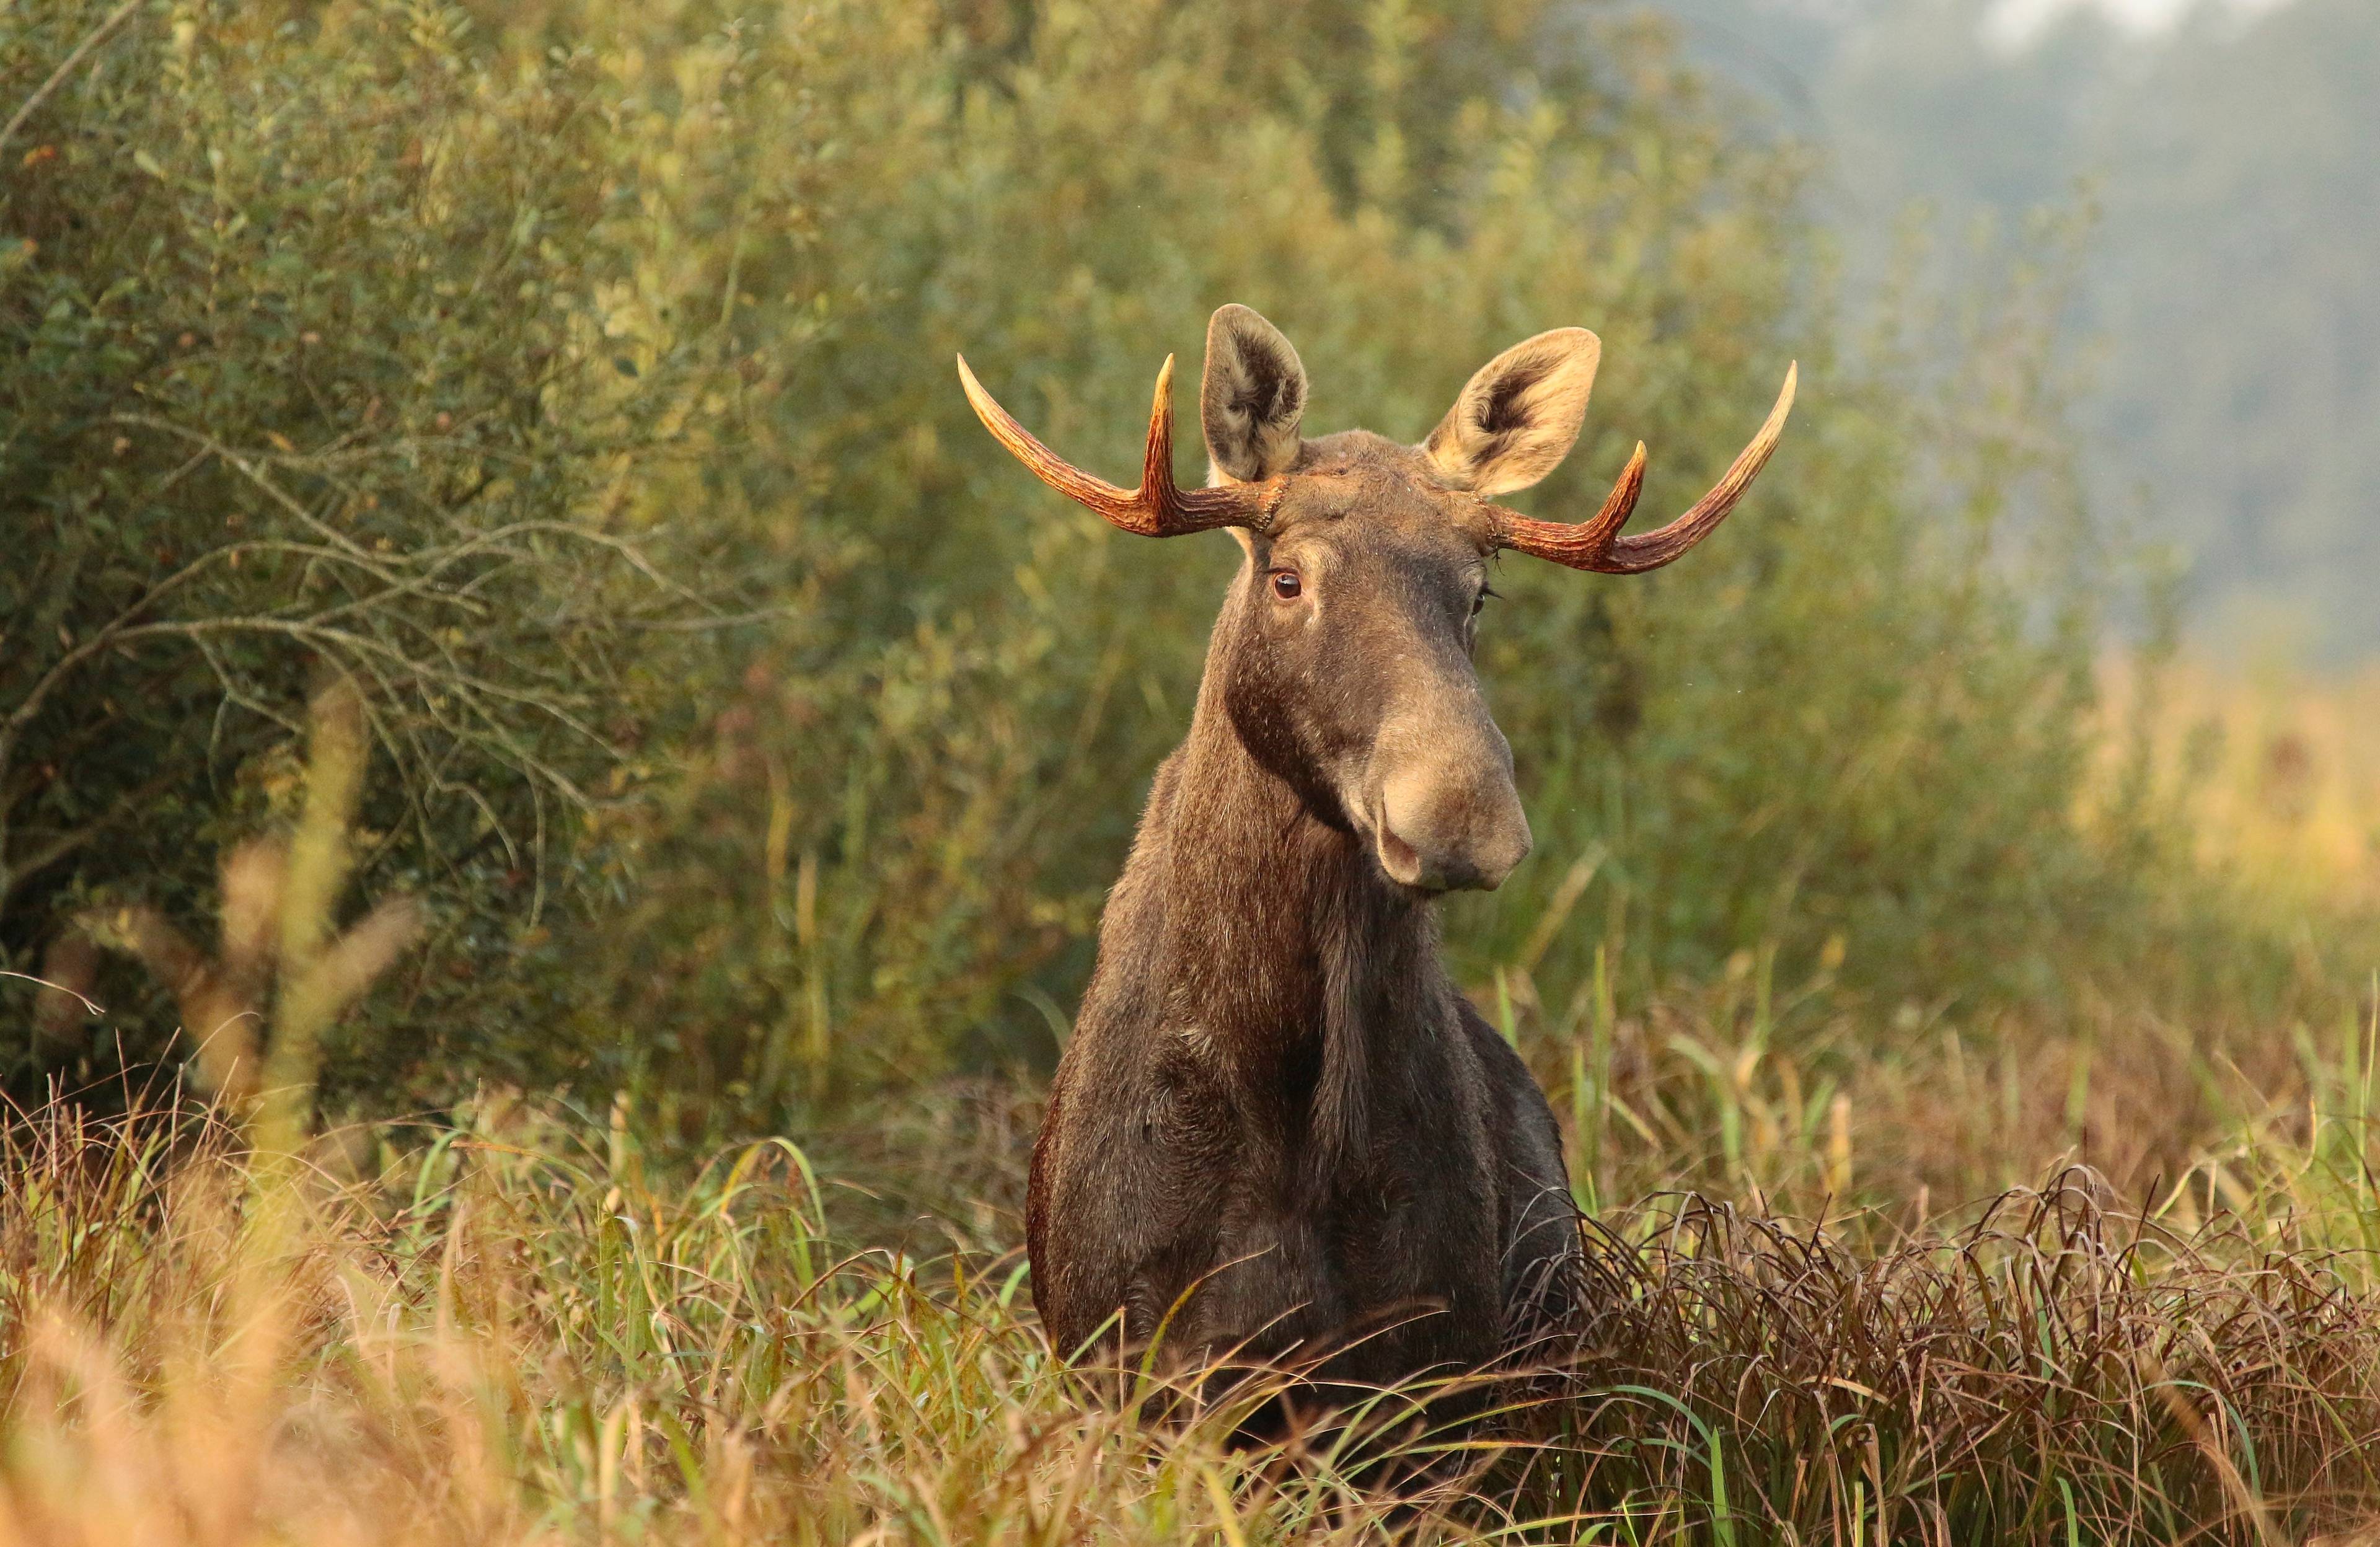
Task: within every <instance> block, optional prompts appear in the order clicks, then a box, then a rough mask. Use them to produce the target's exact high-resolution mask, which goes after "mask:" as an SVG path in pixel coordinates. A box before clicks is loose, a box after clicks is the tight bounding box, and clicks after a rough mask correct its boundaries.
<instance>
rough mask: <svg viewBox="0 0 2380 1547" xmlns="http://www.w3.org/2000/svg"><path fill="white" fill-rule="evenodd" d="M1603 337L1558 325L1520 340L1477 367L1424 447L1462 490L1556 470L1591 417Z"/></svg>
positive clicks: (1502, 486) (1501, 486)
mask: <svg viewBox="0 0 2380 1547" xmlns="http://www.w3.org/2000/svg"><path fill="white" fill-rule="evenodd" d="M1601 359H1603V341H1602V340H1601V339H1599V338H1597V337H1596V336H1595V335H1593V334H1591V333H1589V332H1587V331H1586V330H1585V328H1556V329H1554V331H1553V332H1551V333H1541V334H1539V335H1536V337H1535V338H1532V339H1529V340H1527V341H1526V342H1524V343H1520V344H1515V345H1513V346H1512V347H1511V348H1509V349H1507V350H1505V351H1504V352H1503V353H1502V354H1500V355H1498V356H1497V357H1496V358H1495V359H1491V360H1489V361H1488V363H1487V364H1485V365H1483V366H1481V367H1480V368H1479V372H1478V374H1477V375H1475V376H1473V377H1472V378H1471V380H1470V381H1469V382H1467V383H1465V384H1463V395H1462V396H1459V397H1457V398H1456V399H1455V400H1454V407H1452V408H1449V409H1447V410H1446V417H1445V418H1444V419H1442V420H1439V421H1438V428H1437V429H1435V430H1433V431H1431V432H1429V439H1428V440H1427V441H1424V442H1423V443H1422V449H1423V450H1424V451H1426V452H1427V453H1428V454H1429V459H1430V460H1431V461H1432V462H1434V463H1436V464H1437V465H1438V470H1439V472H1440V473H1441V474H1443V475H1444V476H1445V477H1446V478H1447V479H1448V481H1451V482H1452V483H1453V484H1454V485H1455V486H1456V487H1457V488H1461V489H1468V490H1470V491H1471V492H1472V493H1475V494H1501V493H1509V492H1511V491H1512V490H1514V489H1525V488H1527V487H1528V486H1529V485H1530V484H1532V483H1535V482H1536V481H1537V480H1539V479H1541V478H1543V477H1545V476H1546V474H1548V473H1549V472H1551V471H1553V470H1554V469H1555V467H1556V466H1557V465H1559V464H1560V461H1561V459H1562V458H1563V457H1566V456H1568V455H1569V453H1570V448H1571V444H1572V443H1573V442H1574V441H1576V440H1577V439H1578V427H1579V426H1580V425H1581V424H1583V423H1585V420H1586V397H1587V394H1588V393H1590V392H1592V391H1594V390H1595V368H1596V365H1597V363H1598V362H1599V361H1600V360H1601Z"/></svg>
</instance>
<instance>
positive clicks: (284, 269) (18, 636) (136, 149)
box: [0, 6, 708, 1075]
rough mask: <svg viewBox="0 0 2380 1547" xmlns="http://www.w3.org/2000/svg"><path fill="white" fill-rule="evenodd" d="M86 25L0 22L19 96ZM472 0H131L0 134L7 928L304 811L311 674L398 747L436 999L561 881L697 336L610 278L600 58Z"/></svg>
mask: <svg viewBox="0 0 2380 1547" xmlns="http://www.w3.org/2000/svg"><path fill="white" fill-rule="evenodd" d="M101 18H102V7H99V6H57V7H48V8H36V9H34V10H32V11H30V12H28V11H19V12H17V13H15V15H14V16H12V18H9V19H8V20H6V21H5V22H0V68H5V71H6V79H8V80H9V81H10V82H11V83H12V88H11V89H12V93H13V94H19V95H28V94H30V92H31V91H33V90H34V88H35V86H36V85H37V84H38V83H39V82H41V81H42V80H43V79H47V78H50V77H52V76H54V75H55V74H56V72H58V71H59V70H60V69H61V68H63V67H65V66H66V65H67V64H69V63H74V62H73V61H72V60H71V57H70V56H71V54H72V51H73V49H74V47H75V45H76V44H78V43H80V42H82V41H83V40H84V39H86V38H89V37H91V36H93V35H94V33H95V32H96V30H98V26H99V23H100V21H101ZM470 32H471V30H470V28H469V26H468V18H465V17H463V16H462V15H461V14H460V13H457V12H454V11H451V10H445V9H441V8H438V7H434V6H419V7H406V6H359V7H336V8H334V9H332V10H330V11H327V12H324V13H322V14H320V15H317V16H314V17H311V18H305V19H303V20H302V21H301V20H297V19H285V18H280V17H276V16H273V15H272V14H269V12H268V11H267V10H266V9H264V8H260V7H246V6H225V7H219V8H209V7H205V6H197V7H190V8H188V9H181V10H176V11H174V12H172V13H171V14H166V13H164V11H162V10H150V9H145V8H144V9H142V10H141V11H140V14H138V15H136V16H134V17H132V18H129V19H128V22H127V23H126V25H124V26H123V27H122V29H121V30H119V31H118V32H117V33H116V34H115V36H114V37H112V38H108V39H104V40H103V43H102V45H101V46H99V47H97V48H95V49H94V50H92V52H91V55H90V57H89V60H88V63H76V64H75V67H74V68H72V69H71V70H67V73H66V74H65V75H64V76H63V77H60V78H59V79H58V80H57V89H56V91H55V93H54V94H53V95H52V96H51V98H50V99H49V101H48V102H47V103H46V104H44V105H43V106H42V108H40V109H39V110H38V111H36V112H35V113H33V114H32V116H30V119H29V120H28V121H27V122H26V124H25V125H24V127H23V128H21V129H20V130H19V132H18V136H17V138H16V140H14V141H12V142H11V143H10V144H9V145H8V146H7V147H6V153H7V156H8V160H9V163H10V164H9V169H8V175H7V177H6V182H5V196H0V197H5V202H0V226H5V231H6V238H5V240H6V265H5V271H4V272H0V328H5V330H6V342H5V344H0V361H5V364H0V405H5V406H0V423H5V424H6V432H5V435H4V436H0V490H5V493H0V500H5V501H6V526H7V530H8V531H9V533H10V541H11V542H12V543H13V544H14V545H16V547H17V549H18V558H17V560H16V561H12V562H10V563H9V564H7V565H6V566H0V630H5V635H6V648H5V650H0V710H5V715H6V717H5V719H0V943H5V947H6V953H7V955H8V956H11V957H13V958H15V959H16V962H18V963H21V964H23V965H27V966H30V965H31V958H32V956H34V953H35V952H36V951H37V950H38V949H39V947H40V945H41V943H42V941H43V940H44V939H45V938H48V937H50V936H52V935H54V934H55V931H56V930H57V928H58V925H59V921H60V920H61V919H62V917H63V916H64V914H65V913H66V912H67V910H68V909H69V908H71V907H77V906H80V905H83V904H87V903H90V902H92V901H95V900H109V899H112V898H114V897H115V896H117V895H138V896H141V897H145V898H149V899H152V900H153V901H156V902H159V903H163V904H164V905H167V906H168V907H174V908H176V910H180V911H185V912H187V911H189V910H190V909H191V907H192V902H193V897H194V895H195V894H196V893H197V892H198V891H199V890H200V888H202V887H204V886H205V885H206V883H208V882H209V881H210V880H211V872H212V868H213V856H214V851H215V850H216V849H217V848H218V847H225V846H227V845H228V843H229V842H230V841H231V840H232V839H233V838H235V837H237V836H238V835H240V834H245V833H247V832H249V831H252V830H253V829H254V828H255V827H257V826H258V825H260V824H270V823H272V822H274V821H276V820H277V819H278V818H279V817H280V816H281V815H283V814H285V811H286V810H287V809H288V808H289V806H290V804H291V801H292V799H293V798H294V792H295V790H296V787H297V784H298V780H297V773H296V759H295V756H294V753H293V750H292V749H293V746H294V743H295V739H296V737H297V730H298V726H299V724H300V722H301V720H302V716H303V705H304V702H305V700H306V696H307V693H308V691H309V689H310V687H311V686H312V685H313V684H314V682H315V681H316V680H317V679H319V678H320V677H322V676H324V675H325V674H343V675H350V676H353V677H354V678H355V679H356V680H357V681H358V682H359V683H360V684H362V685H363V686H364V687H365V688H366V689H367V691H368V694H369V700H368V701H369V713H370V721H371V730H372V738H373V741H374V744H375V751H376V755H377V756H378V757H379V758H380V759H381V760H382V761H383V762H384V764H387V765H393V767H394V770H395V773H396V774H398V775H399V777H398V778H397V779H395V780H389V781H382V782H381V786H380V787H381V788H382V789H383V792H384V793H383V798H382V799H380V800H379V801H378V802H377V804H376V805H375V807H374V808H373V809H372V810H370V811H369V812H368V813H367V820H368V822H369V824H370V827H371V828H372V829H373V830H374V831H373V833H372V834H371V835H370V836H371V847H370V855H369V858H368V863H367V870H368V872H369V873H370V876H371V878H372V880H373V883H375V884H377V885H386V884H390V883H400V882H402V883H410V884H414V885H418V886H420V887H422V888H424V889H426V890H428V891H429V892H430V893H431V895H434V896H436V897H437V898H439V899H440V900H441V903H442V914H443V919H442V926H441V930H440V933H441V937H442V938H441V945H440V950H439V952H438V954H437V957H436V961H437V966H438V968H439V972H438V977H437V979H436V980H434V981H432V980H418V981H416V983H415V984H414V985H413V987H414V999H415V1002H416V1005H417V1006H418V1008H419V1010H420V1011H422V1012H424V1013H425V1014H427V1015H428V1018H431V1019H435V1018H436V1017H435V1016H434V1014H430V1012H431V1011H432V1009H433V1007H434V1006H435V1005H439V1004H440V1003H441V1002H442V1001H443V999H444V998H447V997H451V995H450V994H445V993H442V990H443V988H444V987H445V986H447V985H451V984H453V983H455V981H457V975H458V974H476V973H480V972H483V971H485V970H486V969H487V968H489V967H490V966H491V965H492V964H493V963H495V962H497V961H501V960H503V959H504V958H506V957H508V956H510V955H511V954H512V952H513V950H514V949H515V945H514V942H513V936H514V934H515V933H516V931H515V929H514V928H513V922H514V921H516V920H526V921H528V922H530V923H533V922H534V921H535V920H536V918H537V916H538V913H539V911H540V905H541V903H542V901H543V899H544V897H545V895H547V893H548V891H549V890H550V889H551V888H552V887H553V885H554V883H556V882H557V881H566V880H567V879H568V877H567V875H566V873H565V872H564V871H563V870H561V869H560V868H558V866H557V861H561V860H564V859H566V858H567V844H566V843H565V839H567V838H568V837H570V836H571V835H572V829H573V828H575V827H576V826H577V813H578V812H580V811H583V810H586V809H588V808H589V807H590V806H591V805H593V804H595V803H596V802H597V801H598V800H599V799H600V798H601V797H602V796H603V795H604V794H605V793H606V786H605V785H604V784H602V783H601V782H600V781H602V780H603V779H605V778H606V777H607V771H608V770H609V769H610V768H612V767H613V766H614V765H616V764H617V762H618V761H619V760H620V758H621V757H622V756H623V754H624V751H625V749H628V748H630V747H633V745H634V744H635V742H636V740H637V737H639V736H640V735H641V734H643V729H644V727H643V726H642V725H641V724H640V719H641V715H640V713H639V709H638V706H637V703H636V701H635V700H633V699H632V698H630V697H627V696H625V694H624V692H623V691H622V688H623V680H622V679H623V676H624V664H625V660H626V659H632V658H633V659H643V658H647V657H650V654H651V652H650V650H649V648H648V647H647V645H646V643H645V640H646V637H647V636H646V626H648V625H650V624H651V623H652V622H654V621H655V620H658V619H663V618H679V617H683V616H685V615H686V614H687V613H688V611H689V608H688V607H687V605H686V597H685V596H684V595H683V591H684V588H683V587H681V586H678V585H675V584H674V583H670V582H666V581H662V580H661V579H660V578H659V577H658V575H657V574H656V573H655V572H654V570H653V567H652V566H653V562H654V561H653V560H652V559H651V558H649V557H648V556H647V553H646V551H647V550H653V551H655V552H666V551H668V550H669V549H670V548H671V546H672V543H673V538H672V535H671V534H670V533H669V532H667V531H666V530H662V528H661V527H660V526H659V525H657V524H655V523H652V522H649V521H646V520H644V519H641V518H640V515H639V512H638V511H637V510H636V509H635V508H634V507H633V505H632V502H631V500H630V498H629V495H630V494H631V493H632V492H633V490H634V488H635V487H636V479H637V475H638V469H640V468H641V467H643V466H646V465H650V464H656V463H662V462H665V461H666V460H667V459H668V457H670V456H671V455H672V452H671V449H670V448H671V447H672V445H673V443H676V442H681V441H683V440H685V439H686V435H687V429H686V420H688V419H689V417H699V407H700V406H699V405H698V404H694V403H692V402H691V399H692V396H693V395H694V394H695V393H696V391H697V390H698V387H699V384H700V382H701V380H702V377H703V375H704V374H705V372H706V371H707V369H708V367H707V365H706V362H705V361H703V360H701V359H698V358H696V353H697V352H696V350H695V348H694V347H692V346H689V345H685V344H681V343H678V342H676V341H675V340H674V339H673V338H672V337H670V336H669V335H663V334H660V333H659V332H658V331H657V330H652V329H648V328H646V327H644V326H643V325H642V324H641V323H640V321H639V319H638V317H637V312H636V311H635V308H634V305H633V296H632V294H631V292H632V290H633V285H634V279H635V267H634V265H635V260H636V256H637V245H636V241H634V240H631V239H629V238H628V237H626V236H624V232H625V231H627V230H629V229H630V228H631V227H633V226H634V225H636V224H637V192H636V185H635V181H634V179H633V177H631V176H629V175H627V174H628V172H629V170H630V169H628V168H624V167H622V166H620V165H618V164H616V160H615V158H616V157H617V156H618V155H619V154H620V153H621V145H620V142H619V140H617V139H616V137H615V136H614V134H613V125H612V121H611V118H610V117H609V116H608V114H607V103H606V94H605V91H604V90H603V86H604V82H603V80H602V78H601V71H600V69H599V68H598V67H597V65H596V63H595V61H594V60H593V59H592V58H591V56H589V55H585V54H583V53H580V54H566V53H557V54H555V55H551V56H549V57H548V58H546V59H543V60H528V59H522V58H517V57H515V56H512V55H506V54H503V53H499V52H496V51H492V50H490V49H488V48H486V47H484V46H481V45H480V44H479V43H475V42H474V41H473V39H472V38H471V36H470ZM637 240H641V238H637ZM690 407H692V408H695V409H696V410H697V411H696V413H695V414H694V415H692V416H690V415H689V408H690ZM111 997H113V995H111ZM478 998H479V1002H480V1004H481V1005H482V1007H492V1006H489V1005H488V1003H487V1002H488V998H489V996H488V995H485V994H481V995H479V996H478ZM43 1051H44V1050H36V1053H37V1055H38V1054H41V1053H42V1052H43ZM48 1051H50V1053H51V1056H52V1058H55V1056H56V1055H57V1054H56V1052H55V1050H48ZM425 1051H427V1050H426V1049H423V1048H419V1047H416V1048H413V1049H408V1050H407V1061H409V1060H410V1059H411V1058H413V1057H416V1056H419V1054H421V1053H422V1052H425ZM84 1068H85V1071H86V1072H89V1071H90V1069H91V1066H90V1065H89V1064H88V1063H87V1062H86V1063H85V1064H84ZM40 1072H41V1071H40V1069H39V1068H38V1067H36V1068H35V1069H34V1070H32V1071H30V1073H32V1074H36V1075H37V1074H39V1073H40Z"/></svg>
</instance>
